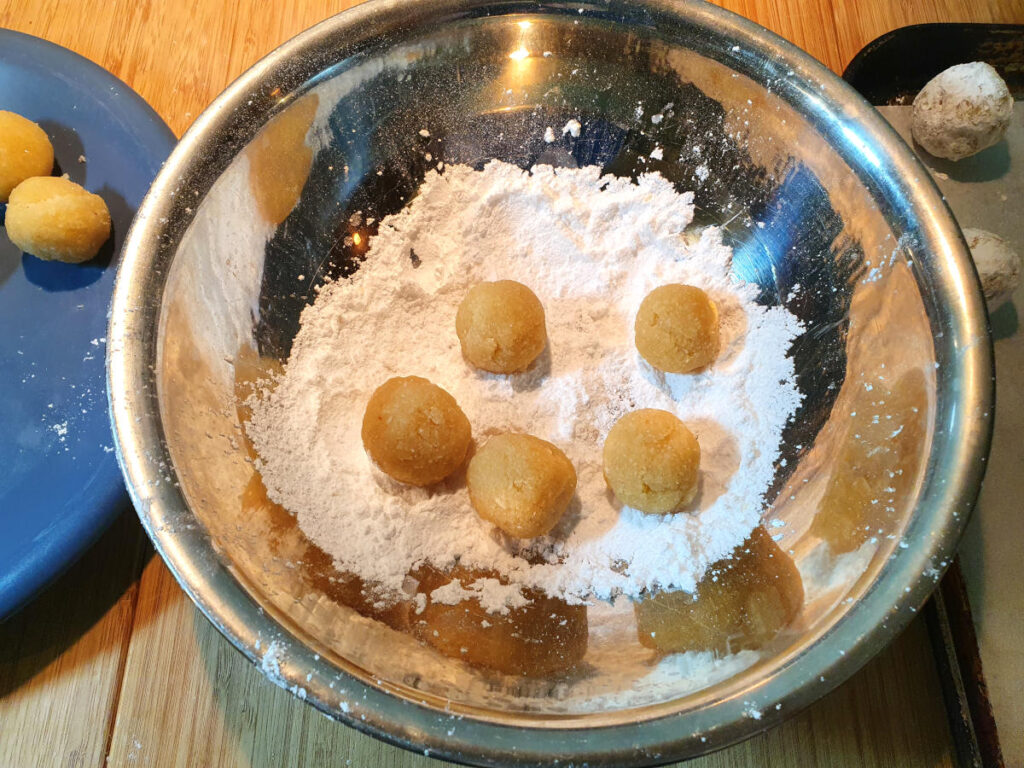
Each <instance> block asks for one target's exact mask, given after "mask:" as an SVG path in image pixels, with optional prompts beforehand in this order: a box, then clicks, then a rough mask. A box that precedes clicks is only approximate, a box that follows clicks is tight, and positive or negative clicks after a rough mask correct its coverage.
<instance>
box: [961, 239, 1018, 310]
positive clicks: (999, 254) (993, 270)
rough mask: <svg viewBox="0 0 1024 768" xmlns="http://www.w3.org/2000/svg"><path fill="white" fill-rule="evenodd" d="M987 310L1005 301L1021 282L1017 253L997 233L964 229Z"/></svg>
mask: <svg viewBox="0 0 1024 768" xmlns="http://www.w3.org/2000/svg"><path fill="white" fill-rule="evenodd" d="M963 233H964V239H965V240H966V241H967V246H968V247H969V248H970V249H971V258H973V259H974V266H975V267H976V268H977V270H978V277H979V278H980V279H981V292H982V293H984V294H985V303H986V304H988V308H989V309H990V310H993V309H995V308H996V307H998V306H999V305H1000V304H1002V303H1003V302H1004V301H1007V300H1008V299H1009V298H1010V297H1011V296H1012V295H1013V292H1014V291H1015V290H1017V286H1018V285H1020V273H1021V263H1020V256H1018V255H1017V254H1016V252H1014V250H1013V249H1012V248H1010V244H1009V243H1007V242H1006V241H1005V240H1003V238H1001V237H999V235H994V234H992V233H991V232H986V231H985V230H984V229H971V228H970V227H966V228H965V229H964V230H963Z"/></svg>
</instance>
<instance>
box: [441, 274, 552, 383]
mask: <svg viewBox="0 0 1024 768" xmlns="http://www.w3.org/2000/svg"><path fill="white" fill-rule="evenodd" d="M455 332H456V333H458V334H459V342H460V343H461V344H462V354H463V355H465V357H466V359H467V360H469V362H470V363H472V364H473V365H475V366H476V367H477V368H482V369H483V370H485V371H490V372H491V373H515V372H516V371H524V370H526V369H527V368H528V367H529V366H530V363H532V362H533V361H534V360H536V359H537V356H538V355H539V354H540V353H541V352H543V351H544V345H545V344H546V343H547V331H546V330H545V328H544V307H542V306H541V303H540V299H538V298H537V296H536V295H535V294H534V292H533V291H531V290H530V289H529V288H527V287H526V286H525V285H523V284H522V283H517V282H516V281H515V280H499V281H498V282H496V283H479V284H477V285H474V286H473V287H472V288H470V289H469V292H468V293H467V294H466V298H464V299H463V300H462V303H461V304H460V305H459V311H458V313H456V315H455Z"/></svg>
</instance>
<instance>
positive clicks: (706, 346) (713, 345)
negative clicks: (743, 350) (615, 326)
mask: <svg viewBox="0 0 1024 768" xmlns="http://www.w3.org/2000/svg"><path fill="white" fill-rule="evenodd" d="M634 331H635V333H636V348H637V350H638V351H639V352H640V354H641V355H643V358H644V360H646V361H647V362H648V363H650V364H651V365H653V366H654V367H655V368H657V369H658V370H660V371H666V372H668V373H689V372H690V371H696V370H697V369H699V368H703V367H705V366H706V365H709V364H711V363H712V362H713V361H714V359H715V358H716V357H717V356H718V343H719V342H718V308H717V307H715V303H714V302H713V301H711V299H710V298H708V295H707V294H706V293H704V291H702V290H701V289H700V288H695V287H694V286H692V285H662V286H660V287H658V288H655V289H654V290H653V291H651V292H650V293H649V294H647V296H646V297H645V298H644V300H643V301H642V302H641V303H640V309H639V310H637V313H636V323H635V325H634Z"/></svg>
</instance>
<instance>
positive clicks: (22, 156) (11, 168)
mask: <svg viewBox="0 0 1024 768" xmlns="http://www.w3.org/2000/svg"><path fill="white" fill-rule="evenodd" d="M51 171H53V145H52V144H50V139H49V137H48V136H47V135H46V131H44V130H43V129H42V128H40V127H39V126H38V125H36V124H35V123H33V122H32V121H31V120H29V119H27V118H24V117H22V116H21V115H16V114H14V113H13V112H4V111H3V110H0V203H6V202H7V199H8V198H9V197H10V196H11V190H13V189H14V188H15V187H16V186H18V185H19V184H21V182H23V181H24V180H25V179H29V178H31V177H33V176H49V175H50V173H51Z"/></svg>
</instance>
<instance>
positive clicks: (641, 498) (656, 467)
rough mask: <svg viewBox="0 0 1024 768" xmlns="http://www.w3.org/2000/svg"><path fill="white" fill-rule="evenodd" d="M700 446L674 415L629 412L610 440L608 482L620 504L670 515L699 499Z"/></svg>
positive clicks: (606, 447) (606, 461) (650, 410)
mask: <svg viewBox="0 0 1024 768" xmlns="http://www.w3.org/2000/svg"><path fill="white" fill-rule="evenodd" d="M699 466H700V445H699V444H698V443H697V438H696V437H694V436H693V433H692V432H690V430H689V429H687V428H686V425H685V424H683V422H681V421H680V420H679V419H677V418H676V417H675V416H674V415H672V414H671V413H669V412H668V411H659V410H656V409H653V408H645V409H643V410H639V411H633V412H631V413H627V414H626V415H625V416H623V417H622V418H621V419H619V420H618V421H617V422H615V426H613V427H612V428H611V430H609V432H608V438H607V439H606V440H605V441H604V479H605V481H606V482H607V483H608V487H609V488H611V489H612V491H613V492H614V493H615V495H616V496H617V497H618V499H619V501H621V502H622V503H623V504H626V505H627V506H630V507H633V508H634V509H639V510H640V511H641V512H651V513H655V514H668V513H670V512H675V511H676V510H677V509H679V508H680V507H682V506H685V505H686V504H689V503H690V502H691V501H693V497H694V496H696V495H697V469H698V468H699Z"/></svg>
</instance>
